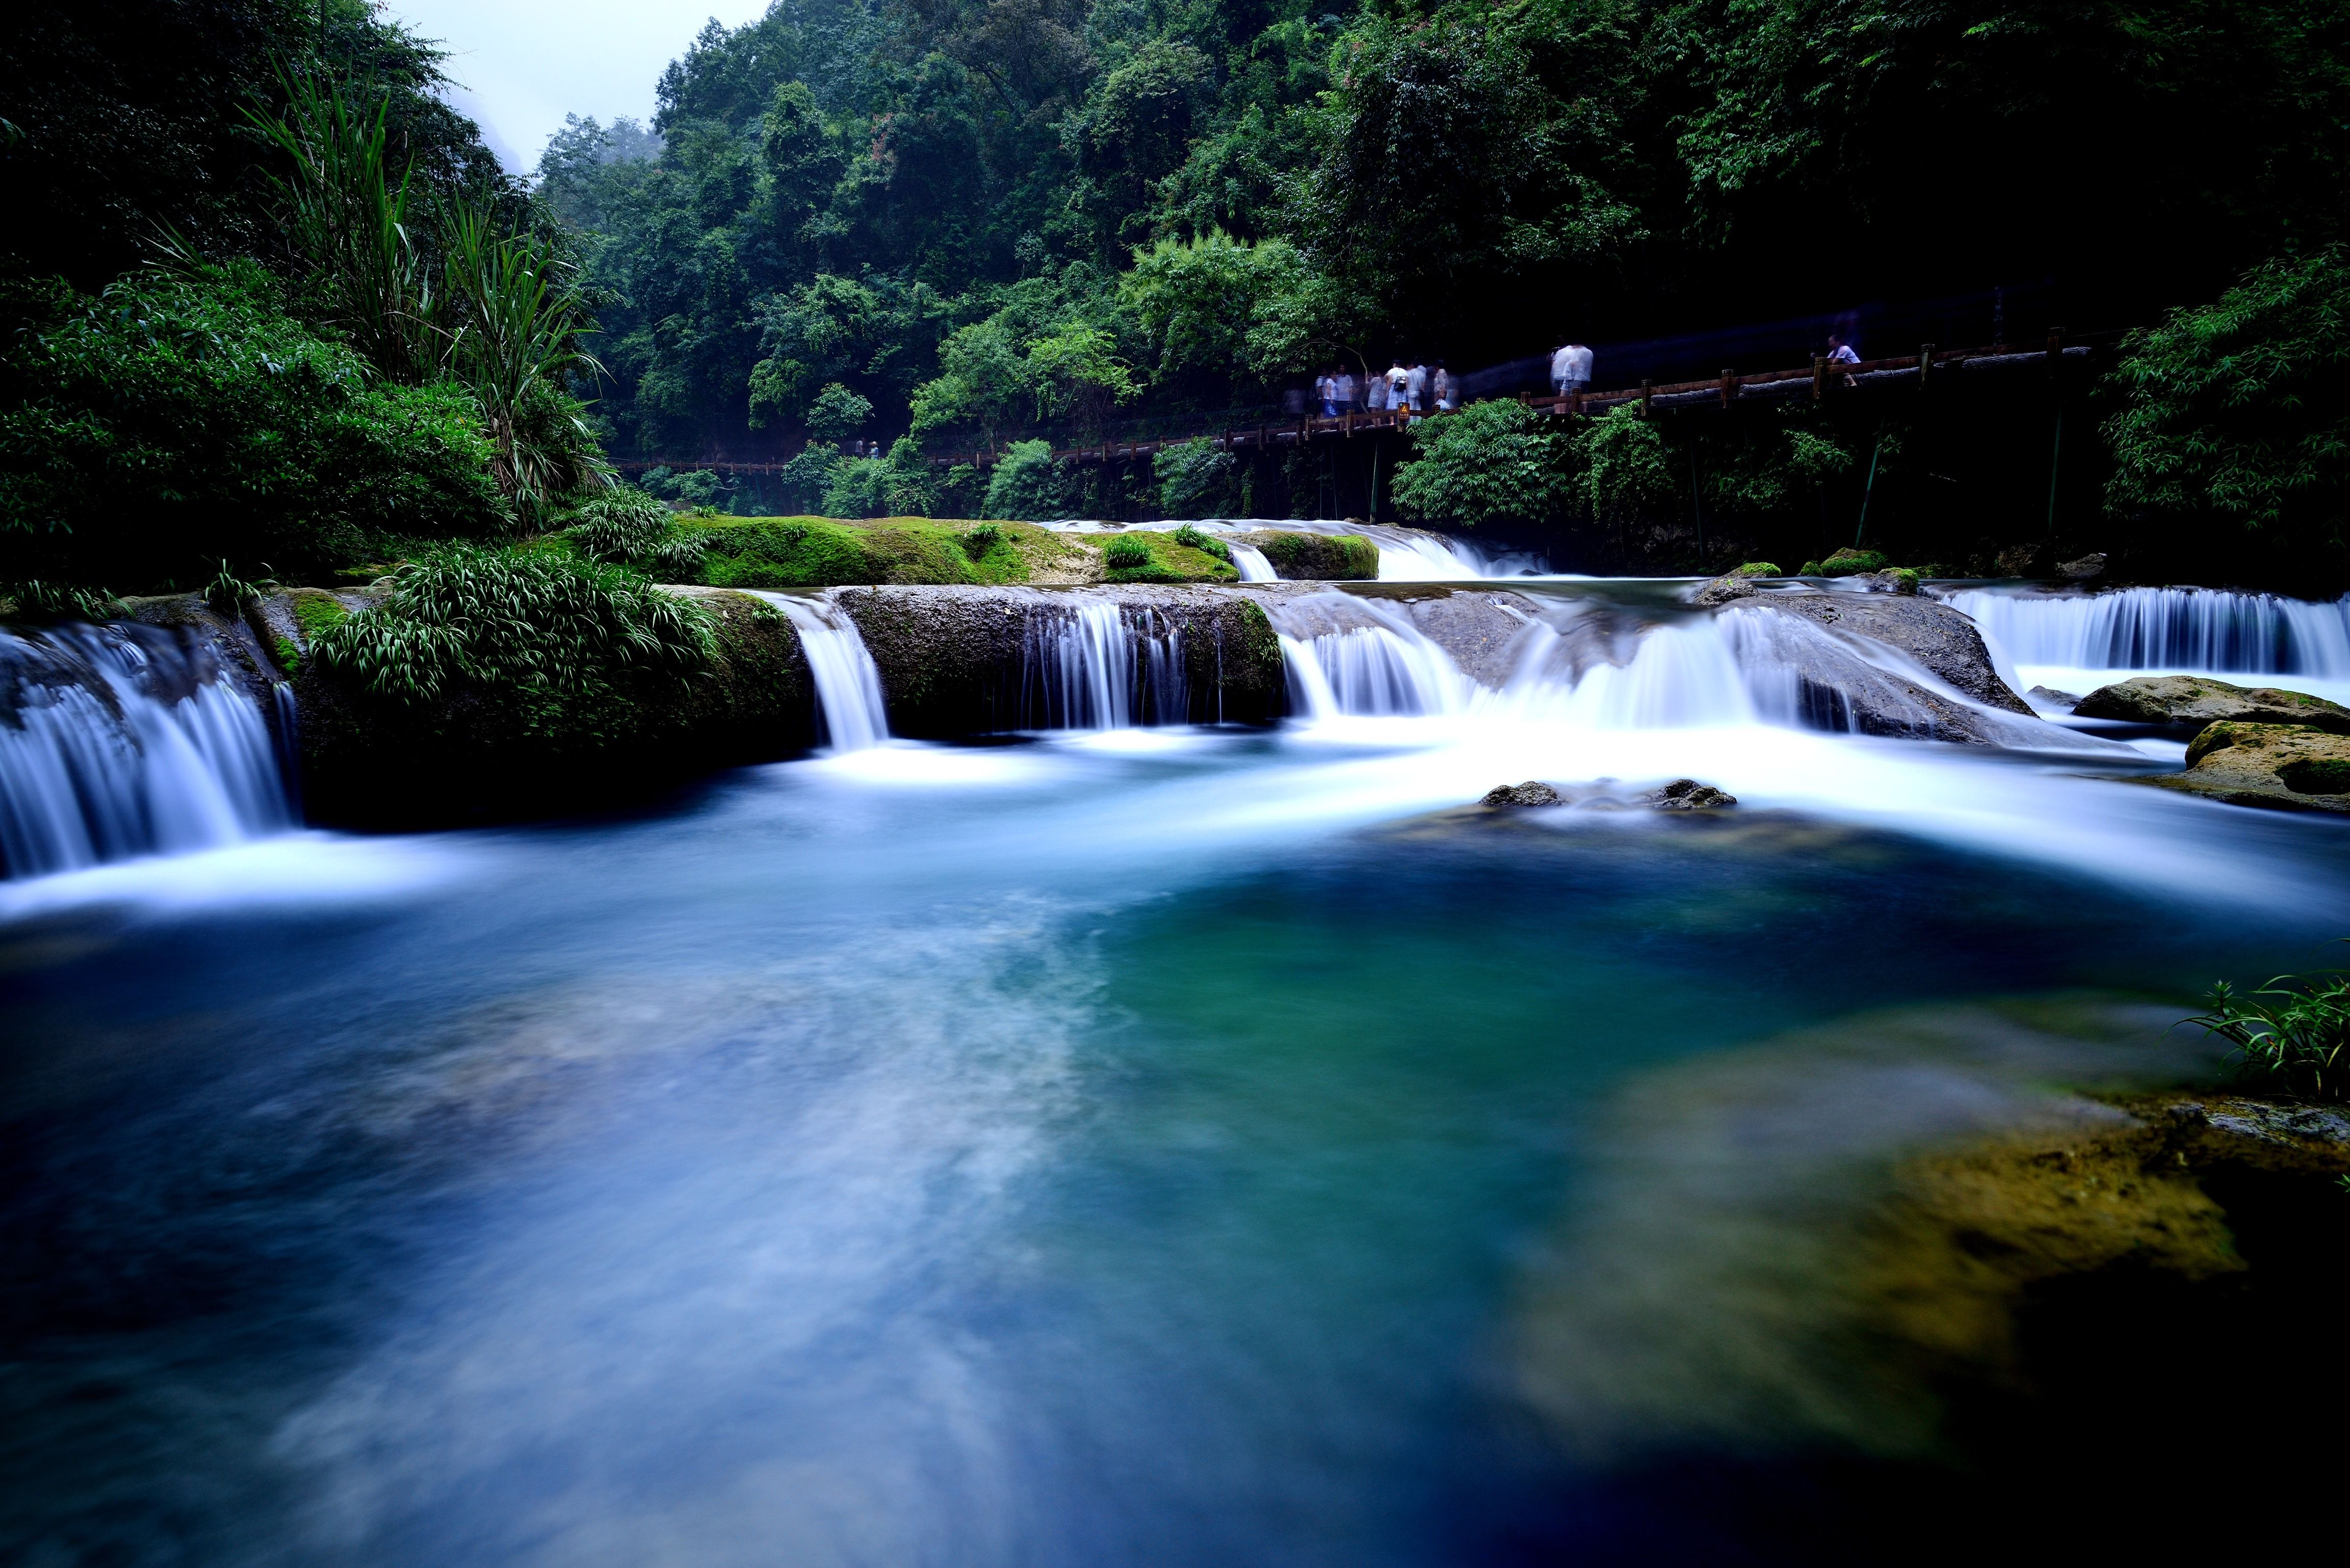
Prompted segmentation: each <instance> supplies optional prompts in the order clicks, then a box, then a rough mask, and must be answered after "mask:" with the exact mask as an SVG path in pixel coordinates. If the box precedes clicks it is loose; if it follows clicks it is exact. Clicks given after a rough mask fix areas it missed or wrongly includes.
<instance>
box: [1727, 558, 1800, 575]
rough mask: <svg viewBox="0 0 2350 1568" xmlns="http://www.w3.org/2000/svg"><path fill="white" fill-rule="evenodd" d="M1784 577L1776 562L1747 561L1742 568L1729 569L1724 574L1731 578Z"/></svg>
mask: <svg viewBox="0 0 2350 1568" xmlns="http://www.w3.org/2000/svg"><path fill="white" fill-rule="evenodd" d="M1786 575H1787V574H1786V573H1784V572H1783V571H1781V570H1780V569H1779V563H1778V562H1776V561H1749V562H1747V563H1746V564H1745V565H1744V566H1733V567H1731V569H1730V570H1729V571H1728V572H1727V573H1725V574H1724V576H1732V577H1783V576H1786Z"/></svg>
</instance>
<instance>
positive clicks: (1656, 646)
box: [1480, 621, 1757, 730]
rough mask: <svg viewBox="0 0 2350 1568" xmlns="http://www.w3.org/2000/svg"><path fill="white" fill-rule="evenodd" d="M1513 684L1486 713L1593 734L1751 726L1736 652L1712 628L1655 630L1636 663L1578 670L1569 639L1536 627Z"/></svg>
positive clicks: (1486, 705)
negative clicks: (1572, 727) (1536, 721)
mask: <svg viewBox="0 0 2350 1568" xmlns="http://www.w3.org/2000/svg"><path fill="white" fill-rule="evenodd" d="M1523 641H1524V646H1523V648H1522V649H1520V651H1519V654H1518V658H1517V660H1516V663H1515V666H1514V667H1513V670H1512V673H1511V677H1510V680H1509V682H1508V684H1507V685H1506V686H1504V687H1503V689H1502V691H1499V692H1495V693H1492V694H1491V695H1489V696H1485V697H1484V698H1483V700H1482V702H1481V703H1480V707H1481V708H1482V709H1489V710H1490V711H1493V712H1495V713H1497V714H1501V715H1506V716H1507V717H1510V718H1513V719H1518V720H1527V719H1534V720H1547V721H1551V722H1561V723H1566V724H1572V725H1575V726H1576V727H1578V728H1581V729H1587V730H1685V729H1697V728H1702V727H1706V726H1711V725H1720V724H1752V723H1753V722H1756V718H1757V715H1756V712H1755V705H1754V703H1753V702H1752V700H1751V699H1750V697H1749V694H1748V691H1747V684H1746V681H1745V680H1744V679H1743V678H1742V674H1741V671H1740V669H1739V661H1738V659H1737V657H1736V654H1735V650H1734V649H1732V647H1731V644H1730V642H1729V640H1728V639H1726V638H1725V637H1724V636H1723V635H1722V632H1721V628H1719V627H1718V626H1717V625H1716V624H1715V623H1713V622H1711V621H1703V622H1699V623H1696V624H1694V625H1689V626H1652V627H1649V628H1647V629H1646V630H1645V631H1643V632H1641V633H1640V634H1639V637H1638V640H1637V641H1636V642H1634V643H1633V645H1632V649H1631V657H1630V658H1629V659H1625V660H1624V661H1623V662H1621V663H1617V662H1614V661H1612V660H1607V661H1596V662H1592V663H1589V664H1587V665H1585V666H1584V667H1583V668H1581V669H1580V670H1576V669H1575V665H1574V663H1573V661H1572V659H1571V658H1570V657H1567V654H1568V650H1567V649H1566V648H1565V639H1562V638H1561V637H1560V636H1559V634H1558V633H1557V632H1556V631H1555V630H1553V629H1552V628H1549V627H1547V626H1534V627H1529V628H1527V629H1526V631H1525V632H1524V633H1523Z"/></svg>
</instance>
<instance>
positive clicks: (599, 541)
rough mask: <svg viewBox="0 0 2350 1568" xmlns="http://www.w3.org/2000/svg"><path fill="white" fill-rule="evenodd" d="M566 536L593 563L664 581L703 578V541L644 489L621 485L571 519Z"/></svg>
mask: <svg viewBox="0 0 2350 1568" xmlns="http://www.w3.org/2000/svg"><path fill="white" fill-rule="evenodd" d="M563 536H564V537H565V538H567V539H568V540H569V541H570V542H571V547H572V549H573V550H575V551H577V553H578V554H579V555H581V556H585V557H586V558H587V559H588V560H590V561H598V562H601V563H603V564H604V565H606V566H629V567H633V568H634V569H636V570H637V571H639V572H643V573H645V574H647V575H648V576H651V577H653V578H655V579H656V580H658V581H660V582H669V583H690V582H699V581H700V580H701V579H702V549H703V545H702V541H701V540H699V539H696V538H693V537H691V536H690V535H688V534H687V533H686V532H685V531H684V530H683V529H681V528H680V527H679V526H678V524H677V519H676V518H675V517H674V516H673V515H671V512H670V509H669V508H668V507H666V506H664V505H662V504H660V502H658V501H656V500H654V499H653V498H652V497H651V496H650V495H648V494H646V493H644V492H643V491H641V490H634V489H630V488H629V487H628V486H625V485H622V486H619V487H616V488H614V489H611V490H608V491H606V492H605V493H603V494H601V495H598V496H597V497H596V498H595V499H594V500H592V501H590V502H588V503H587V504H586V505H584V506H582V507H580V508H579V510H578V511H577V512H576V513H574V514H572V523H571V526H570V527H568V528H567V529H566V530H564V535H563Z"/></svg>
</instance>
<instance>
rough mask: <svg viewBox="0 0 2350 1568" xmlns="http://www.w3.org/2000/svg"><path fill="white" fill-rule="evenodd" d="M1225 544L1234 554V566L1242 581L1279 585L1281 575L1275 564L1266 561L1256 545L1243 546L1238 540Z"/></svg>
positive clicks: (1231, 540)
mask: <svg viewBox="0 0 2350 1568" xmlns="http://www.w3.org/2000/svg"><path fill="white" fill-rule="evenodd" d="M1224 543H1225V545H1226V546H1227V547H1228V548H1230V549H1231V551H1232V566H1233V569H1235V570H1236V571H1238V572H1239V573H1240V575H1241V581H1243V582H1244V583H1277V582H1279V581H1280V580H1281V574H1280V573H1279V572H1276V571H1274V569H1273V563H1272V562H1271V561H1268V560H1266V559H1265V558H1264V552H1263V551H1262V550H1260V549H1258V548H1257V547H1256V546H1255V545H1243V544H1242V543H1241V542H1240V541H1239V540H1237V539H1227V540H1225V541H1224Z"/></svg>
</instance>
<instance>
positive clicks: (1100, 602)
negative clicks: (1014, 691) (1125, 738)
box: [1023, 597, 1191, 730]
mask: <svg viewBox="0 0 2350 1568" xmlns="http://www.w3.org/2000/svg"><path fill="white" fill-rule="evenodd" d="M1131 616H1132V618H1131V619H1129V618H1128V612H1125V611H1122V610H1121V609H1120V608H1119V607H1118V605H1117V604H1115V603H1113V602H1111V601H1109V600H1107V599H1096V598H1087V597H1071V598H1070V599H1068V600H1067V601H1065V602H1055V603H1050V604H1045V605H1041V606H1039V607H1037V608H1036V609H1035V611H1034V612H1032V613H1031V615H1030V616H1029V618H1028V623H1027V628H1026V631H1025V634H1024V635H1025V639H1026V642H1027V649H1026V659H1025V665H1026V671H1025V680H1024V686H1025V688H1026V691H1025V697H1024V703H1023V708H1024V722H1025V725H1026V727H1027V728H1030V729H1038V730H1123V729H1127V728H1129V727H1131V726H1133V725H1137V724H1180V723H1183V722H1185V721H1186V720H1187V719H1188V718H1189V717H1190V709H1191V691H1190V684H1189V680H1188V677H1187V674H1186V671H1185V669H1184V659H1183V633H1182V628H1180V626H1178V625H1177V624H1176V623H1175V621H1174V619H1173V618H1170V617H1168V616H1164V615H1161V614H1160V613H1159V612H1158V611H1157V610H1155V609H1153V608H1151V607H1149V606H1143V607H1139V608H1138V609H1135V610H1133V611H1132V612H1131Z"/></svg>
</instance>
